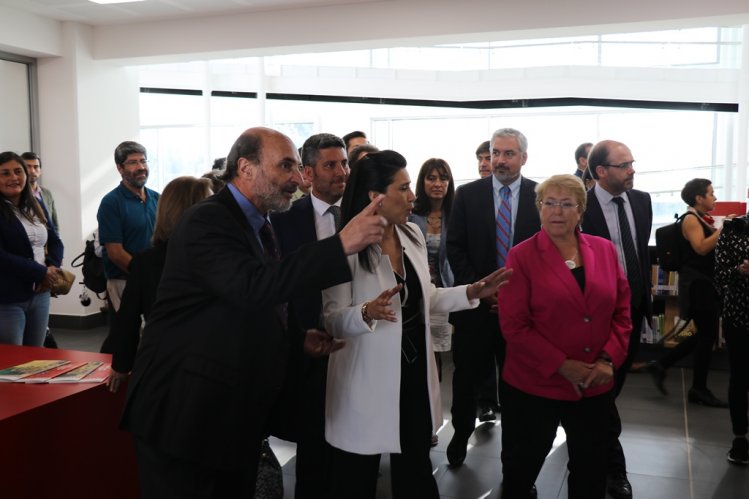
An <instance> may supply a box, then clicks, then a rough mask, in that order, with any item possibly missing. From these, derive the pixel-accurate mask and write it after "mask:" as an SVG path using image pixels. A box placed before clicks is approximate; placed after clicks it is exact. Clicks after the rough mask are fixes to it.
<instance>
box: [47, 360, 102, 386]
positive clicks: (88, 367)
mask: <svg viewBox="0 0 749 499" xmlns="http://www.w3.org/2000/svg"><path fill="white" fill-rule="evenodd" d="M102 364H103V362H100V361H98V360H97V361H92V362H86V363H84V364H82V365H80V366H78V367H76V368H75V369H73V370H72V371H68V372H66V373H65V374H62V375H60V376H57V377H56V378H52V379H51V380H49V382H50V383H80V382H81V380H82V379H83V378H85V377H86V376H88V375H89V374H91V373H92V372H94V371H96V369H97V368H98V367H99V366H101V365H102Z"/></svg>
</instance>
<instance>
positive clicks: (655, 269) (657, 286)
mask: <svg viewBox="0 0 749 499" xmlns="http://www.w3.org/2000/svg"><path fill="white" fill-rule="evenodd" d="M650 280H651V282H652V283H653V294H654V295H659V296H676V295H677V294H679V273H678V272H666V271H665V270H663V269H662V268H661V266H660V265H657V264H656V265H653V266H652V269H651V275H650Z"/></svg>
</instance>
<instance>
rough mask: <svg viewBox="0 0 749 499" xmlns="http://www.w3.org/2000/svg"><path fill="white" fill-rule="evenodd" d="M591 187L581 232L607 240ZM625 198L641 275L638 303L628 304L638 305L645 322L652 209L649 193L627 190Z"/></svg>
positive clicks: (648, 312)
mask: <svg viewBox="0 0 749 499" xmlns="http://www.w3.org/2000/svg"><path fill="white" fill-rule="evenodd" d="M594 191H595V187H593V188H592V189H590V190H589V191H588V206H587V208H586V209H585V213H584V214H583V220H582V230H583V232H585V233H586V234H592V235H594V236H600V237H603V238H605V239H608V240H611V234H610V233H609V227H608V225H606V219H605V218H604V216H603V210H601V205H600V204H599V203H598V198H597V197H596V194H595V192H594ZM625 195H626V196H627V198H628V199H629V203H630V207H631V208H632V215H633V216H634V218H635V233H636V234H637V256H638V257H639V259H640V272H641V275H642V282H643V284H644V286H643V288H644V289H643V295H642V296H641V297H640V299H639V300H638V299H637V298H636V297H634V296H633V297H632V305H633V306H640V307H641V310H642V312H643V313H644V314H645V316H646V317H648V319H649V318H650V317H651V316H652V315H653V310H652V308H653V307H652V300H651V291H650V285H651V279H650V272H651V269H650V252H649V250H648V241H649V240H650V229H651V228H652V225H653V206H652V204H651V202H650V194H648V193H647V192H643V191H638V190H636V189H630V190H629V191H627V192H626V193H625Z"/></svg>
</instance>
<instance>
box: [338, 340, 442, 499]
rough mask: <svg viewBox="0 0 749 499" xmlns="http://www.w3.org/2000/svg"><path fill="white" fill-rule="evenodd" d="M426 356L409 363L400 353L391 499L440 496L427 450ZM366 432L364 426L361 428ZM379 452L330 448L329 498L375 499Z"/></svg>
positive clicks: (435, 498) (429, 431) (429, 432)
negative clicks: (397, 429)
mask: <svg viewBox="0 0 749 499" xmlns="http://www.w3.org/2000/svg"><path fill="white" fill-rule="evenodd" d="M426 369H427V367H426V355H425V354H424V353H423V351H422V353H421V354H420V355H419V356H418V357H417V358H416V360H415V362H413V363H408V362H407V361H406V360H405V359H404V358H403V356H401V383H400V444H401V453H400V454H390V468H391V476H392V493H393V498H394V499H413V498H419V499H439V497H440V496H439V492H438V490H437V482H436V481H435V480H434V475H432V471H433V470H432V461H431V460H430V458H429V451H430V448H431V441H432V431H433V429H432V415H431V409H430V407H429V392H428V387H427V377H426V372H427V371H426ZM362 431H367V428H362ZM379 464H380V454H371V455H363V454H354V453H352V452H346V451H343V450H341V449H337V448H335V447H334V448H333V450H332V455H331V467H332V479H331V482H332V485H331V489H332V491H331V494H330V497H331V499H354V498H355V499H375V494H376V491H377V473H378V470H379Z"/></svg>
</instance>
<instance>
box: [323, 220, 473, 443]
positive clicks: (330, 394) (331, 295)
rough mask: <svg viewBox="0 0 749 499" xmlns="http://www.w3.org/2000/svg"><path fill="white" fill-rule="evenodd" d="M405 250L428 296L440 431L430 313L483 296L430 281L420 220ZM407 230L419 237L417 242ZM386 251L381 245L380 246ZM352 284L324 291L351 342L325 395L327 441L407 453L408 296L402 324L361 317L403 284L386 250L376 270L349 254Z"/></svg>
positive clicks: (336, 324) (430, 370) (432, 385)
mask: <svg viewBox="0 0 749 499" xmlns="http://www.w3.org/2000/svg"><path fill="white" fill-rule="evenodd" d="M395 230H396V232H397V234H398V237H399V238H400V242H401V245H402V246H403V251H404V253H405V254H406V255H408V258H409V259H410V260H411V264H412V265H413V267H414V269H415V270H416V273H417V274H418V277H419V282H420V283H421V289H422V292H423V296H424V301H423V304H422V314H423V316H424V324H425V326H426V327H425V328H424V341H425V343H426V352H427V372H426V373H424V375H425V376H426V377H427V384H428V387H429V395H430V396H429V399H430V404H431V412H432V428H433V429H436V428H439V427H440V426H441V425H442V403H441V401H440V389H439V380H438V378H437V365H436V363H435V360H434V353H433V350H432V341H431V338H430V337H429V334H430V333H429V315H430V314H431V313H438V312H453V311H457V310H465V309H468V308H475V307H477V306H478V304H479V300H468V297H467V295H466V287H467V286H458V287H455V288H436V287H435V286H434V285H433V284H432V283H431V281H430V277H429V266H428V264H427V252H426V244H425V243H424V236H423V235H422V233H421V231H420V230H419V229H418V227H417V226H416V225H415V224H413V223H410V222H409V223H408V224H407V227H405V226H396V227H395ZM405 231H410V232H411V233H412V234H413V235H414V236H415V237H416V239H417V241H418V242H419V243H418V244H415V243H414V242H413V241H412V240H411V239H410V238H409V236H408V235H406V233H405ZM376 248H377V250H379V246H377V247H376ZM348 262H349V266H350V267H351V274H352V276H353V277H352V280H351V282H348V283H345V284H340V285H338V286H334V287H332V288H328V289H326V290H324V291H323V312H324V315H325V327H326V329H327V331H328V332H329V333H331V334H332V335H333V336H335V337H336V338H342V339H345V340H346V346H345V347H344V348H343V349H341V350H339V351H338V352H336V353H334V354H332V355H331V356H330V359H329V361H328V381H327V392H326V398H325V438H326V440H327V441H328V442H329V443H330V444H331V445H332V446H334V447H337V448H339V449H341V450H344V451H347V452H353V453H356V454H382V453H400V451H401V449H400V370H401V334H402V332H403V327H402V320H403V317H402V311H401V303H400V296H399V295H397V294H396V295H395V296H394V297H393V298H392V301H393V305H392V308H393V310H394V311H395V313H396V317H397V322H389V321H374V322H373V323H372V326H371V327H370V326H369V325H368V324H367V323H366V322H364V320H363V319H362V316H361V307H362V305H363V304H364V302H366V301H369V300H373V299H375V298H376V297H377V296H378V295H379V294H380V293H381V292H382V291H384V290H386V289H389V288H392V287H394V286H395V285H396V284H397V283H396V281H395V276H394V275H393V267H392V266H391V265H390V258H389V257H388V256H387V255H381V256H380V258H379V263H377V265H376V268H375V269H374V272H369V271H367V270H366V269H365V268H362V267H361V266H360V264H359V259H358V256H357V255H351V256H349V257H348Z"/></svg>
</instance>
